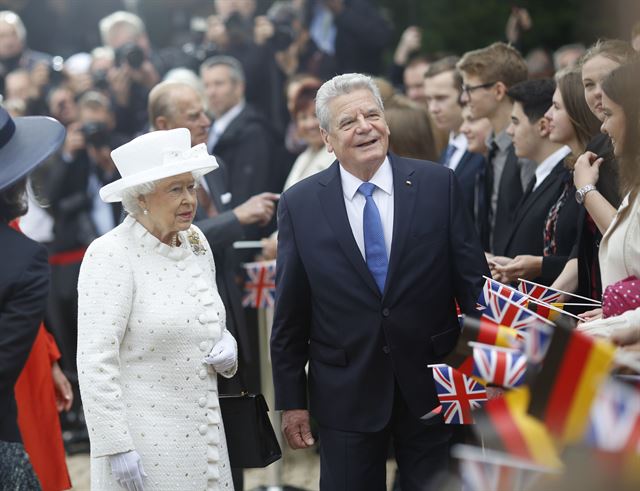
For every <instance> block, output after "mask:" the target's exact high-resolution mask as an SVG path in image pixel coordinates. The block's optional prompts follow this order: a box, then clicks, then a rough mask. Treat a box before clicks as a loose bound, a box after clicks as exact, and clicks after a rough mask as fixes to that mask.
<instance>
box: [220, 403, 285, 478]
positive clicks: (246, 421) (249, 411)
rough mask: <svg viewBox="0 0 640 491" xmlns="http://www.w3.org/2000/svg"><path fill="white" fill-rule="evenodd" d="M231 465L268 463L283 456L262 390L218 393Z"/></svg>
mask: <svg viewBox="0 0 640 491" xmlns="http://www.w3.org/2000/svg"><path fill="white" fill-rule="evenodd" d="M219 401H220V412H221V413H222V421H223V422H224V430H225V433H226V435H227V448H228V450H229V461H230V464H231V467H238V468H243V469H247V468H251V467H266V466H268V465H269V464H272V463H273V462H275V461H276V460H278V459H280V458H281V457H282V450H281V449H280V444H279V443H278V439H277V438H276V434H275V432H274V431H273V426H271V421H270V420H269V414H268V413H269V407H268V406H267V402H266V401H265V400H264V397H263V396H262V394H247V393H243V394H239V395H224V394H221V395H220V396H219Z"/></svg>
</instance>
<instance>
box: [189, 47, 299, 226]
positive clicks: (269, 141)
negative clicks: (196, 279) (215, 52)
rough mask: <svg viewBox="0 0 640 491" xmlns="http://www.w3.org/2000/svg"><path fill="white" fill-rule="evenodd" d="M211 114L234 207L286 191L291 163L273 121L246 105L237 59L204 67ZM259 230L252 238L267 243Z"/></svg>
mask: <svg viewBox="0 0 640 491" xmlns="http://www.w3.org/2000/svg"><path fill="white" fill-rule="evenodd" d="M200 74H201V77H202V81H203V83H204V87H205V94H206V96H207V103H208V107H209V111H210V112H211V114H212V115H213V118H214V122H213V125H211V130H210V131H209V138H208V142H207V147H208V149H209V153H212V154H214V155H216V156H220V157H221V158H222V160H223V161H224V162H225V164H226V166H227V171H228V175H229V190H230V192H231V205H232V206H236V205H239V204H240V203H243V202H244V201H246V200H247V199H249V198H250V197H251V196H253V195H255V194H257V193H261V192H264V191H280V190H281V189H282V187H283V185H284V180H285V178H286V176H287V174H288V171H289V168H290V166H291V164H292V163H293V160H292V159H291V157H290V156H289V157H288V160H287V158H285V155H284V144H283V143H281V142H282V139H281V138H279V137H278V136H277V134H276V133H275V131H274V129H273V128H272V127H271V125H270V124H269V123H268V122H267V120H266V119H265V118H264V117H263V116H262V115H261V114H260V113H259V112H258V111H256V110H255V109H254V108H253V107H252V106H251V104H249V103H247V102H246V101H245V97H244V91H245V79H244V70H243V69H242V65H241V64H240V62H239V61H238V60H236V59H235V58H233V57H231V56H213V57H211V58H209V59H207V60H205V61H204V62H203V63H202V65H201V67H200ZM261 232H264V231H259V230H257V229H256V228H255V227H253V228H250V229H248V230H247V233H248V236H249V237H251V238H259V237H264V235H263V234H262V233H261Z"/></svg>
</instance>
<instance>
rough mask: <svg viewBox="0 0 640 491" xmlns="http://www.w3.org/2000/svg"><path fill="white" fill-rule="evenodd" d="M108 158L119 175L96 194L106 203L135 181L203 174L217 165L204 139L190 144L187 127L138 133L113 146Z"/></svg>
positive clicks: (144, 181) (119, 198) (118, 197)
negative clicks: (190, 173)
mask: <svg viewBox="0 0 640 491" xmlns="http://www.w3.org/2000/svg"><path fill="white" fill-rule="evenodd" d="M111 158H112V159H113V163H114V164H116V167H117V168H118V171H119V172H120V175H121V176H122V177H121V178H120V179H118V180H117V181H114V182H112V183H109V184H107V185H106V186H104V187H103V188H102V189H100V197H101V198H102V201H106V202H107V203H113V202H116V201H122V192H123V191H124V190H126V189H128V188H130V187H132V186H137V185H138V184H143V183H146V182H152V181H157V180H159V179H164V178H165V177H171V176H177V175H179V174H183V173H185V172H197V173H198V174H200V175H204V174H206V173H207V172H211V171H212V170H214V169H217V168H218V162H216V159H215V157H213V156H212V155H209V152H207V146H206V145H205V144H204V143H201V144H199V145H196V146H195V147H191V133H190V132H189V130H188V129H187V128H177V129H175V130H167V131H152V132H151V133H147V134H145V135H142V136H139V137H138V138H134V139H133V140H131V141H130V142H129V143H125V144H124V145H122V146H120V147H118V148H116V149H115V150H113V151H112V152H111Z"/></svg>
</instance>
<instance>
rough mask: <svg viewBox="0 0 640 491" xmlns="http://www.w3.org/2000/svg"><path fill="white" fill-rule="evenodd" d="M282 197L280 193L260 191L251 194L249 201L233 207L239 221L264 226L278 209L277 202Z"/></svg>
mask: <svg viewBox="0 0 640 491" xmlns="http://www.w3.org/2000/svg"><path fill="white" fill-rule="evenodd" d="M278 199H280V195H279V194H275V193H260V194H256V195H255V196H251V198H249V199H248V200H247V201H245V202H244V203H242V204H241V205H238V206H236V207H235V208H234V209H233V212H234V213H235V215H236V217H237V218H238V221H239V222H240V223H241V224H242V225H252V224H254V223H257V224H258V225H261V226H264V225H266V224H267V223H269V221H270V220H271V217H273V213H274V211H275V209H276V205H275V202H276V201H278Z"/></svg>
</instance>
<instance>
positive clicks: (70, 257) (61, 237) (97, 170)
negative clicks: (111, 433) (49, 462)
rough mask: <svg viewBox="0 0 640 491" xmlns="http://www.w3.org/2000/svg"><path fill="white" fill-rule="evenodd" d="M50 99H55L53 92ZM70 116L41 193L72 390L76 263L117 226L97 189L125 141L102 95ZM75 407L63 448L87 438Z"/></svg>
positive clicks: (116, 212) (93, 95) (116, 214)
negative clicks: (50, 227)
mask: <svg viewBox="0 0 640 491" xmlns="http://www.w3.org/2000/svg"><path fill="white" fill-rule="evenodd" d="M56 90H57V91H58V92H64V90H63V89H56ZM53 96H55V98H56V100H58V98H59V97H58V96H56V94H55V93H54V94H53ZM63 100H64V99H63ZM74 107H76V106H75V103H74ZM75 113H76V114H77V118H75V119H74V120H73V122H70V123H69V124H68V125H67V137H66V140H65V143H64V146H63V151H62V154H61V155H60V156H59V157H58V161H57V162H56V163H55V164H54V166H53V169H52V171H51V178H50V181H49V188H48V193H47V195H48V201H49V203H50V208H49V211H50V213H51V215H52V216H53V218H54V239H53V242H52V244H51V248H50V249H51V250H50V263H51V283H52V288H51V292H52V293H51V296H50V302H49V308H48V317H49V319H50V326H51V328H52V330H53V332H54V333H55V336H56V339H57V340H58V344H59V346H60V350H61V351H62V354H63V356H62V361H63V362H64V364H63V369H64V371H65V374H66V375H67V377H68V378H69V380H70V381H71V382H72V384H74V385H75V384H76V382H77V369H76V364H75V360H76V342H77V341H76V340H77V328H76V326H77V290H76V289H77V281H78V273H79V268H80V262H81V260H82V257H83V255H84V251H85V250H86V247H87V246H88V245H89V244H90V243H91V241H92V240H93V239H95V238H96V237H98V236H100V235H102V234H104V233H106V232H108V231H109V230H111V229H112V228H113V227H114V226H116V225H117V224H118V223H119V221H120V214H121V211H122V210H121V207H120V206H119V204H117V205H116V204H113V205H112V204H107V203H104V202H102V201H101V200H100V198H99V195H98V190H99V189H100V188H101V187H102V186H103V185H105V184H107V183H109V182H112V181H113V180H115V179H117V178H118V177H119V175H118V173H117V170H116V168H115V166H114V164H113V162H112V160H111V156H110V152H111V149H113V148H115V147H117V146H119V145H120V144H121V143H123V142H124V141H125V139H124V137H122V136H119V135H118V134H117V133H115V132H114V128H115V116H114V113H113V110H112V108H111V103H110V101H109V99H108V98H107V97H105V96H104V95H103V94H100V93H98V92H95V91H90V92H87V93H85V94H84V95H83V96H82V97H81V98H80V100H79V101H78V103H77V107H76V109H75ZM67 114H68V113H67ZM75 392H76V393H77V391H75ZM80 404H81V402H80V401H78V402H77V403H74V406H73V407H72V409H71V411H70V412H69V413H68V414H67V415H65V416H63V421H62V424H63V428H64V429H65V430H68V431H70V432H71V434H72V439H71V441H67V443H68V444H69V443H71V444H76V443H78V442H79V441H82V440H86V438H87V437H86V430H85V428H84V424H83V423H82V422H81V421H80V420H78V416H79V415H80V414H81V411H80Z"/></svg>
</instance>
